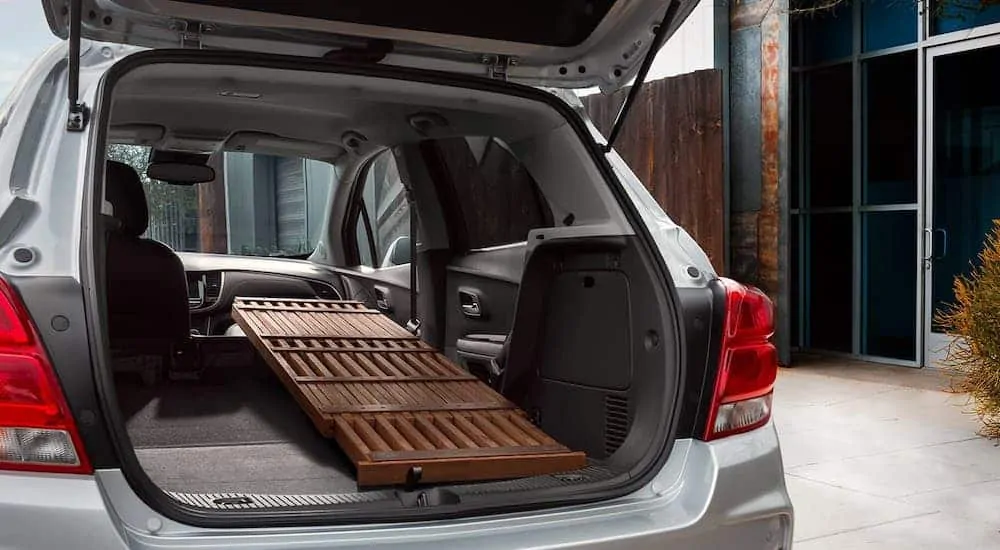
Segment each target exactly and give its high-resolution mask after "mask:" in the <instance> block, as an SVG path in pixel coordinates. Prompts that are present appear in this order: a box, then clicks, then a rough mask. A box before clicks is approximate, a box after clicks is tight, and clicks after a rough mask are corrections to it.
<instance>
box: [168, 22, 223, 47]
mask: <svg viewBox="0 0 1000 550" xmlns="http://www.w3.org/2000/svg"><path fill="white" fill-rule="evenodd" d="M170 29H171V30H173V31H175V32H176V33H177V35H178V36H179V37H180V40H179V41H180V47H182V48H188V49H192V50H200V49H202V48H203V46H202V43H201V37H202V35H203V34H205V33H209V32H212V31H213V30H215V26H214V25H212V24H210V23H197V22H195V21H182V20H174V21H171V22H170Z"/></svg>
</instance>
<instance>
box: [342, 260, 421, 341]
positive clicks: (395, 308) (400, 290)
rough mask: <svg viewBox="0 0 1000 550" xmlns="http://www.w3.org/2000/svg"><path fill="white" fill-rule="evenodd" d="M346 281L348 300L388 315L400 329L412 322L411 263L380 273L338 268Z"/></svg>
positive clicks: (386, 269) (383, 270) (382, 270)
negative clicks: (361, 303)
mask: <svg viewBox="0 0 1000 550" xmlns="http://www.w3.org/2000/svg"><path fill="white" fill-rule="evenodd" d="M337 273H339V274H340V276H341V277H342V278H343V280H344V287H345V290H346V292H347V296H346V298H347V299H348V300H356V301H358V302H363V303H364V304H365V305H366V306H368V307H370V308H372V309H377V310H379V311H381V312H382V313H384V314H385V315H388V316H389V317H390V318H391V319H392V320H393V321H395V322H396V323H397V324H399V325H400V326H405V325H406V322H407V321H409V320H410V288H409V284H410V279H409V278H410V266H409V264H406V265H400V266H395V267H389V268H383V269H378V270H366V271H362V270H360V269H351V268H340V269H337Z"/></svg>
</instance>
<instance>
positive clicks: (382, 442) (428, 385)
mask: <svg viewBox="0 0 1000 550" xmlns="http://www.w3.org/2000/svg"><path fill="white" fill-rule="evenodd" d="M233 319H234V320H235V321H236V322H237V323H239V325H240V326H241V327H242V328H243V330H244V331H245V332H246V334H247V336H249V338H250V340H251V342H253V344H254V346H255V347H256V348H257V349H258V351H260V353H261V354H262V355H263V357H264V358H265V360H266V361H267V363H268V364H269V365H270V366H271V368H272V369H273V370H274V372H275V373H276V374H277V375H278V377H279V378H281V380H282V382H283V383H284V384H285V386H286V388H287V389H288V391H289V392H291V393H292V395H293V396H294V397H295V399H296V400H297V401H298V403H299V405H300V406H301V407H302V408H303V410H305V411H306V413H307V414H308V415H309V417H310V418H311V419H312V421H313V423H314V424H315V425H316V428H317V429H319V431H320V433H322V434H323V435H324V436H326V437H332V438H334V439H336V440H337V442H338V443H339V444H340V446H341V448H342V449H343V450H344V452H345V453H347V455H348V456H349V457H350V458H351V460H352V461H353V462H354V464H355V466H356V467H357V472H358V485H360V486H373V485H392V484H407V485H414V484H416V483H420V482H428V483H435V482H456V481H481V480H489V479H506V478H514V477H522V476H532V475H542V474H551V473H557V472H565V471H569V470H576V469H580V468H583V467H584V466H585V465H586V457H585V456H584V454H583V453H582V452H573V451H570V450H569V449H568V448H566V447H565V446H563V445H561V444H559V443H558V442H556V441H555V440H554V439H552V438H551V437H549V436H548V435H546V434H545V433H544V432H542V431H541V430H540V429H538V428H537V427H536V426H534V425H533V424H532V423H531V422H530V421H528V419H527V417H526V415H525V413H524V412H523V411H521V410H520V409H518V408H517V407H516V406H515V405H514V404H512V403H510V402H509V401H507V400H506V399H505V398H504V397H503V396H501V395H500V394H498V393H496V392H494V391H493V390H492V389H490V388H489V386H487V385H486V384H483V383H482V382H480V381H479V380H478V379H477V378H476V377H474V376H472V375H470V374H469V373H468V372H466V371H465V370H463V369H462V368H460V367H459V366H457V365H455V364H453V363H452V362H451V361H450V360H448V358H446V357H445V356H444V355H442V354H441V353H438V352H437V351H436V350H434V348H432V347H431V346H430V345H428V344H426V343H424V342H423V341H421V340H420V339H419V338H418V337H417V336H414V335H413V334H411V333H409V332H407V331H406V330H405V329H403V328H402V327H400V326H398V325H396V324H395V323H393V321H392V320H391V319H389V318H388V317H385V316H384V315H382V314H381V313H380V312H378V311H376V310H372V309H368V308H367V307H365V305H364V304H362V303H359V302H345V301H333V300H278V299H260V298H237V300H236V302H235V303H234V304H233Z"/></svg>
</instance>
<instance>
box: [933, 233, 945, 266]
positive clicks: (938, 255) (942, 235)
mask: <svg viewBox="0 0 1000 550" xmlns="http://www.w3.org/2000/svg"><path fill="white" fill-rule="evenodd" d="M934 232H935V233H940V234H941V254H935V255H934V259H935V260H941V259H944V257H945V256H947V255H948V232H947V231H945V230H944V229H942V228H940V227H938V228H936V229H935V230H934ZM933 250H934V245H933V244H931V251H932V252H933Z"/></svg>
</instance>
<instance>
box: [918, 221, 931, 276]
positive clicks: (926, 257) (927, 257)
mask: <svg viewBox="0 0 1000 550" xmlns="http://www.w3.org/2000/svg"><path fill="white" fill-rule="evenodd" d="M933 258H934V230H933V229H931V228H930V227H925V228H924V254H923V256H921V258H920V259H921V261H923V262H924V265H925V266H927V267H930V263H931V260H932V259H933Z"/></svg>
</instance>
